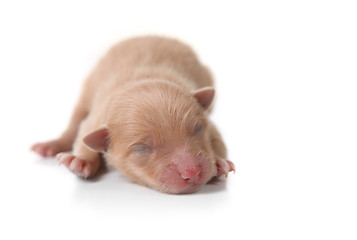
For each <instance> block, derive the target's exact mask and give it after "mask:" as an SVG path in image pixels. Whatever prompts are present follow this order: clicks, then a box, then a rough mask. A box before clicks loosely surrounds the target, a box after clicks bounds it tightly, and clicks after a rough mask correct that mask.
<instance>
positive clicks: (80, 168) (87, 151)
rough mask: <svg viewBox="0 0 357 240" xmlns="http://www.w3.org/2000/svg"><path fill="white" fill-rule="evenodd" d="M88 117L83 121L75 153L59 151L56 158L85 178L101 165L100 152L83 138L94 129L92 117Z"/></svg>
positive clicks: (75, 145)
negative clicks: (90, 146) (88, 144)
mask: <svg viewBox="0 0 357 240" xmlns="http://www.w3.org/2000/svg"><path fill="white" fill-rule="evenodd" d="M89 118H90V117H88V119H86V120H85V121H83V122H82V124H81V126H80V129H79V131H78V135H77V138H76V140H75V142H74V145H73V153H69V152H62V153H59V154H58V155H57V157H56V159H57V160H58V161H59V162H60V163H61V164H63V165H65V166H66V167H67V168H68V169H69V170H70V171H72V172H74V173H75V174H76V175H78V176H80V177H84V178H89V177H93V176H94V175H95V174H96V173H97V172H98V170H99V168H100V166H101V156H100V154H99V152H96V151H94V150H93V149H91V148H89V147H88V146H87V145H86V144H85V143H84V142H83V138H84V136H85V135H86V134H88V132H90V129H92V127H91V126H92V125H93V124H91V123H93V121H91V120H92V119H89Z"/></svg>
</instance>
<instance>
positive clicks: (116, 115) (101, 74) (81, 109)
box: [32, 36, 234, 194]
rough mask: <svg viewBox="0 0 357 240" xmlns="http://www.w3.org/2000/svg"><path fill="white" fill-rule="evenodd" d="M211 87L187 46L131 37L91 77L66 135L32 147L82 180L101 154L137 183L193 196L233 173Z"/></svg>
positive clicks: (95, 169)
mask: <svg viewBox="0 0 357 240" xmlns="http://www.w3.org/2000/svg"><path fill="white" fill-rule="evenodd" d="M212 85H213V80H212V77H211V75H210V73H209V71H208V70H207V69H206V68H205V67H204V66H202V65H201V63H200V62H199V60H198V59H197V57H196V55H195V54H194V52H193V51H192V50H191V49H190V48H189V47H188V46H186V45H185V44H183V43H181V42H179V41H177V40H174V39H168V38H162V37H152V36H150V37H139V38H134V39H129V40H126V41H124V42H121V43H119V44H117V45H115V46H114V47H112V48H111V49H110V50H109V52H108V53H107V54H106V55H105V57H104V58H103V59H102V60H101V61H100V62H99V63H98V65H97V66H96V67H95V69H94V71H93V72H92V73H91V74H90V75H89V77H88V78H87V79H86V81H85V83H84V86H83V89H82V93H81V95H80V97H79V100H78V103H77V105H76V107H75V109H74V112H73V115H72V118H71V120H70V123H69V126H68V128H67V130H66V131H65V132H64V133H63V134H62V135H61V136H60V137H59V138H58V139H56V140H52V141H48V142H44V143H37V144H35V145H33V146H32V150H33V151H35V152H37V153H38V154H40V155H42V156H44V157H46V156H55V155H56V154H57V156H56V159H57V160H58V161H60V162H61V163H62V164H64V165H65V166H66V167H68V168H69V169H70V170H71V171H73V172H74V173H75V174H77V175H78V176H81V177H84V178H88V177H93V176H94V175H95V174H96V173H97V172H98V170H99V168H100V165H101V157H103V158H104V159H105V161H106V162H107V163H108V164H111V165H113V166H115V167H116V168H117V169H118V170H119V171H120V172H121V173H122V174H124V175H125V176H127V177H128V178H129V179H131V180H132V181H134V182H137V183H139V184H142V185H145V186H149V187H151V188H154V189H156V190H159V191H161V192H165V193H172V194H180V193H191V192H195V191H197V190H198V189H199V188H200V187H201V186H202V185H204V184H206V183H207V182H208V181H209V180H210V179H212V178H213V177H218V176H220V175H223V174H224V175H227V174H228V172H230V171H234V164H233V163H232V162H230V161H228V160H226V157H227V156H226V148H225V146H224V143H223V141H222V139H221V137H220V134H219V133H218V131H217V130H216V128H215V127H214V126H213V124H212V123H211V122H210V121H209V119H208V116H207V114H208V112H209V110H210V107H211V104H212V100H213V97H214V93H215V91H214V89H213V87H212ZM71 150H72V152H69V151H71Z"/></svg>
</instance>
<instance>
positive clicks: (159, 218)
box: [0, 0, 357, 240]
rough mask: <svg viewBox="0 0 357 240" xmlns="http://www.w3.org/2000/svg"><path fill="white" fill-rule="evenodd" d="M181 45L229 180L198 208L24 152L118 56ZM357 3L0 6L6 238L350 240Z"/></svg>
mask: <svg viewBox="0 0 357 240" xmlns="http://www.w3.org/2000/svg"><path fill="white" fill-rule="evenodd" d="M144 34H161V35H166V36H172V37H177V38H179V39H182V40H183V41H185V42H187V43H189V44H190V45H191V46H192V47H193V48H194V49H195V50H196V52H197V53H198V55H199V57H200V59H201V60H202V61H203V62H204V63H205V64H207V65H208V66H210V67H211V69H212V71H213V73H214V75H215V78H216V86H217V91H218V94H217V99H216V103H215V104H216V105H215V111H214V113H213V115H212V119H213V121H214V122H215V123H216V124H217V125H218V127H219V129H220V130H221V132H222V134H223V136H224V139H225V141H226V143H227V146H228V149H229V158H230V159H231V160H232V161H233V162H234V163H235V164H236V168H237V172H236V174H230V175H229V177H228V178H227V180H226V181H221V182H218V183H216V184H215V185H208V186H205V187H204V188H203V189H202V190H201V191H200V192H198V193H195V194H191V195H180V196H172V195H166V194H161V193H158V192H156V191H153V190H151V189H148V188H145V187H142V186H138V185H135V184H133V183H131V182H129V181H128V180H126V179H125V178H124V177H123V176H121V175H120V174H119V173H118V172H116V171H109V172H108V173H106V174H103V175H101V176H100V177H99V178H98V179H96V180H94V181H84V180H81V179H79V178H77V177H76V176H74V175H72V174H71V173H70V172H68V171H67V170H66V169H65V167H63V166H58V164H57V163H55V161H54V160H53V159H45V160H43V159H41V158H39V157H38V156H36V155H34V154H32V153H30V152H29V151H28V149H29V147H30V145H31V144H32V143H33V142H36V141H40V140H47V139H49V138H54V137H56V136H57V135H58V134H59V133H60V132H61V131H62V130H63V129H64V127H65V125H66V124H67V121H68V118H69V116H70V113H71V111H72V107H73V104H74V103H75V101H76V98H77V96H78V92H79V89H80V86H81V83H82V81H83V79H84V78H85V76H86V75H87V74H88V73H89V71H90V69H91V68H92V67H93V65H94V64H95V63H96V61H97V60H98V59H99V58H100V57H101V56H102V54H103V53H104V52H105V51H106V50H107V49H108V48H109V46H111V45H112V44H113V43H115V42H117V41H119V40H121V39H124V38H128V37H131V36H136V35H144ZM356 46H357V6H356V2H355V1H341V0H340V1H328V0H324V1H316V0H308V1H305V0H300V1H277V0H274V1H256V0H250V1H224V0H221V1H186V0H180V1H159V0H153V1H137V0H134V1H133V0H130V1H129V0H127V1H105V0H101V1H16V0H13V1H4V0H1V1H0V81H1V86H0V98H1V99H0V109H1V118H0V119H1V120H0V121H1V125H0V133H1V137H0V146H1V154H2V156H1V162H0V163H1V165H0V167H1V168H0V169H1V172H0V186H1V188H0V191H1V197H0V221H1V223H0V239H4V240H5V239H29V238H31V239H32V238H33V239H143V238H145V239H180V240H182V239H357V207H356V205H357V152H356V149H357V148H356V147H357V127H356V124H357V111H356V110H357V108H356V107H357V94H356V93H357V47H356Z"/></svg>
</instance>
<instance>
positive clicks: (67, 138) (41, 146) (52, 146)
mask: <svg viewBox="0 0 357 240" xmlns="http://www.w3.org/2000/svg"><path fill="white" fill-rule="evenodd" d="M86 100H87V99H86V97H85V96H81V98H80V100H79V102H78V104H77V106H76V108H75V109H74V111H73V114H72V117H71V120H70V122H69V124H68V127H67V129H66V130H65V131H64V132H63V134H62V135H61V136H60V137H59V138H57V139H55V140H51V141H47V142H40V143H36V144H34V145H33V146H32V147H31V150H32V151H34V152H36V153H38V154H39V155H41V156H43V157H53V156H55V155H56V154H57V153H59V152H65V151H70V150H72V145H73V142H74V140H75V138H76V136H77V132H78V129H79V125H80V123H81V122H82V120H83V119H84V118H86V116H87V115H88V107H87V106H86V105H87V103H86V102H85V101H86Z"/></svg>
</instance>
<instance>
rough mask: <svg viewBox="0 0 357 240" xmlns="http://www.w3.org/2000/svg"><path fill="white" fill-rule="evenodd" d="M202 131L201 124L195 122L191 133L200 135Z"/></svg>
mask: <svg viewBox="0 0 357 240" xmlns="http://www.w3.org/2000/svg"><path fill="white" fill-rule="evenodd" d="M202 131H203V124H202V123H197V124H196V126H195V129H194V130H193V135H194V136H197V135H200V134H201V132H202Z"/></svg>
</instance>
